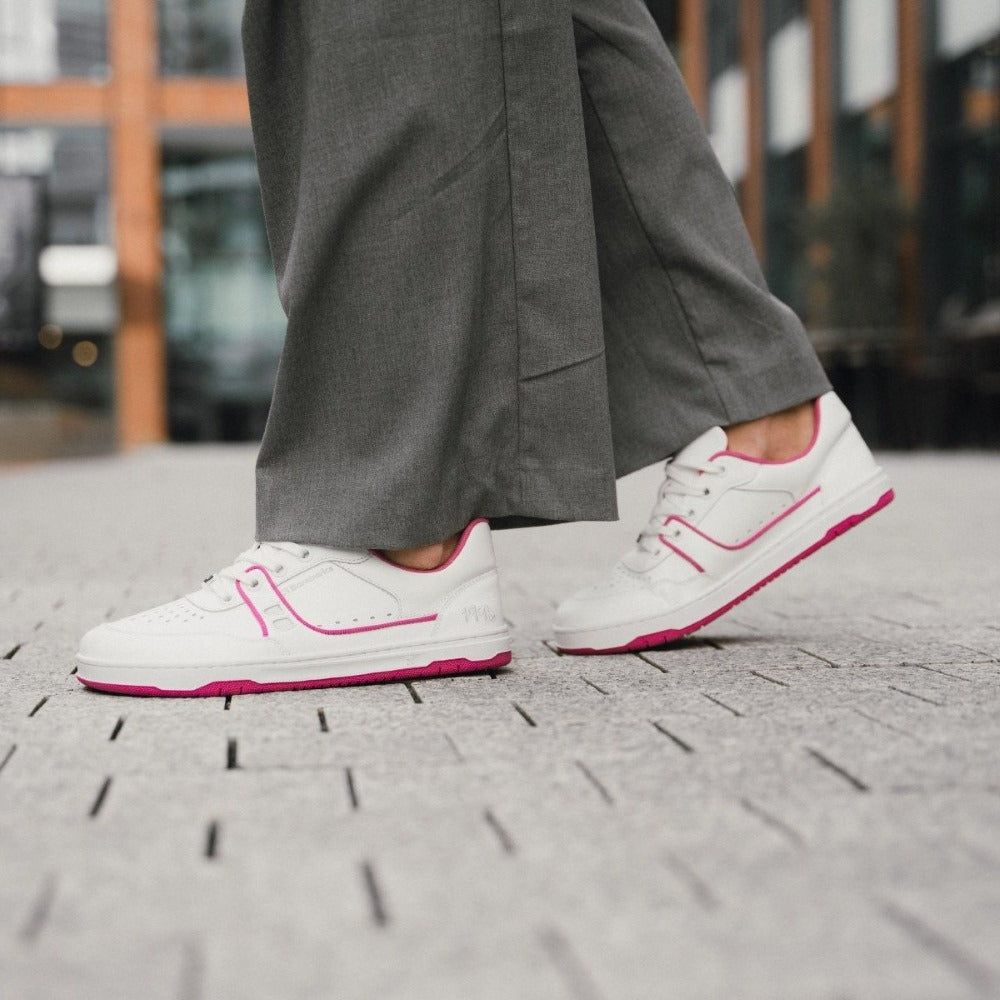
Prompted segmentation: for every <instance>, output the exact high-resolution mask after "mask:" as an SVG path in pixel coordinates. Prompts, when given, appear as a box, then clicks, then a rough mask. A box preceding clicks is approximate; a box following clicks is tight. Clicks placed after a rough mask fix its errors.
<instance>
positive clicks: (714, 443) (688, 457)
mask: <svg viewBox="0 0 1000 1000" xmlns="http://www.w3.org/2000/svg"><path fill="white" fill-rule="evenodd" d="M728 447H729V438H727V437H726V432H725V431H724V430H723V429H722V428H721V427H710V428H709V429H708V430H707V431H705V433H704V434H702V435H701V437H696V438H695V439H694V440H693V441H692V442H691V443H690V444H689V445H686V446H685V447H683V448H681V450H680V451H679V452H677V454H676V455H675V456H674V462H675V463H676V464H677V465H691V466H698V465H704V464H705V463H706V462H707V461H708V460H709V459H710V458H711V457H712V456H713V455H717V454H718V453H719V452H720V451H725V450H726V448H728Z"/></svg>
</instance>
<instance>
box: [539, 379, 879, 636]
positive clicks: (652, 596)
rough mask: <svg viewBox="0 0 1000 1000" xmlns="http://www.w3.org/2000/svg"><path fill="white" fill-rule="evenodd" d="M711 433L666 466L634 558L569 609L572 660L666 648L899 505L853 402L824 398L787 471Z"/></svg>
mask: <svg viewBox="0 0 1000 1000" xmlns="http://www.w3.org/2000/svg"><path fill="white" fill-rule="evenodd" d="M727 449H728V440H727V438H726V432H725V431H724V430H723V429H722V428H721V427H713V428H712V429H711V430H708V431H706V432H705V433H704V434H702V435H701V437H699V438H697V439H696V440H695V441H693V442H692V443H691V444H689V445H688V446H687V447H686V448H684V449H683V450H682V451H681V452H679V453H678V454H677V455H676V456H675V457H674V458H673V459H671V460H668V462H667V469H666V472H667V478H666V481H665V482H664V484H663V486H662V487H661V489H660V494H659V498H658V500H657V503H656V506H655V508H654V510H653V514H652V517H651V518H650V521H649V523H648V524H647V525H646V527H645V528H644V529H643V531H642V534H641V535H640V536H639V538H638V540H637V542H636V545H635V548H633V549H632V550H631V551H630V552H628V553H627V554H626V555H625V556H624V557H623V558H622V559H621V560H620V561H619V562H618V564H617V565H616V566H615V568H614V570H613V571H612V574H611V578H610V580H608V581H606V582H604V583H603V584H600V585H599V586H596V587H591V588H590V589H588V590H585V591H582V592H581V593H579V594H576V595H575V596H573V597H570V598H569V599H568V600H566V601H565V602H563V604H561V605H560V607H559V609H558V611H557V612H556V619H555V638H556V643H557V644H558V646H559V648H560V649H561V650H562V651H563V652H565V653H617V652H625V651H628V650H636V649H646V648H648V647H649V646H656V645H660V644H661V643H664V642H669V641H671V640H673V639H678V638H680V637H681V636H684V635H688V634H689V633H691V632H694V631H695V630H697V629H699V628H701V627H702V626H703V625H707V624H708V623H709V622H710V621H713V620H714V619H716V618H718V617H719V615H721V614H723V613H725V612H726V611H728V610H729V609H730V608H731V607H733V605H735V604H738V603H739V602H740V601H742V600H743V599H744V598H746V597H749V596H750V595H751V594H752V593H753V592H754V591H756V590H758V589H759V588H760V587H763V586H764V584H766V583H769V582H770V581H771V580H773V579H774V578H775V577H776V576H780V575H781V574H782V573H784V572H785V570H787V569H789V568H791V567H792V566H794V565H795V563H797V562H799V561H800V560H801V559H804V558H805V557H806V556H808V555H811V554H812V553H813V552H815V551H816V550H817V549H819V548H821V547H822V546H824V545H826V543H827V542H830V541H833V539H834V538H836V537H837V536H838V535H841V534H843V533H844V532H845V531H847V530H848V529H849V528H853V527H854V525H856V524H858V523H859V522H861V521H863V520H864V519H865V518H867V517H869V516H871V515H872V514H874V513H875V512H876V511H878V510H881V509H882V508H883V507H885V506H886V504H888V503H889V502H890V501H891V500H892V498H893V491H892V490H891V489H890V487H889V480H888V478H887V477H886V475H885V473H884V472H883V471H882V470H881V469H880V468H879V467H878V465H876V464H875V460H874V459H873V458H872V455H871V452H870V451H869V450H868V448H867V446H866V445H865V443H864V441H862V440H861V435H860V434H859V433H858V431H857V429H856V428H855V426H854V424H852V423H851V416H850V414H849V413H848V412H847V409H846V407H845V406H844V404H843V403H842V402H841V401H840V400H839V399H838V398H837V396H836V395H835V394H834V393H832V392H830V393H827V394H826V395H825V396H821V397H820V398H819V399H818V400H816V405H815V431H814V434H813V440H812V442H811V443H810V445H809V447H808V448H807V449H806V451H805V452H803V453H802V454H801V455H799V456H798V457H797V458H794V459H791V460H790V461H787V462H765V461H759V460H757V459H754V458H750V457H749V456H747V455H741V454H738V453H735V452H731V451H729V450H727Z"/></svg>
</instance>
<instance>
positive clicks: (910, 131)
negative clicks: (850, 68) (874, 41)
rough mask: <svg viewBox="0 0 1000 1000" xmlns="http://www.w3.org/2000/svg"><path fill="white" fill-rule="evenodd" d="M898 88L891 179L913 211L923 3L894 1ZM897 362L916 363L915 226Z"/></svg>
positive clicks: (904, 254)
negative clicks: (895, 182)
mask: <svg viewBox="0 0 1000 1000" xmlns="http://www.w3.org/2000/svg"><path fill="white" fill-rule="evenodd" d="M897 9H898V18H899V22H898V23H899V32H898V37H899V86H898V89H897V91H896V100H895V102H894V112H895V113H894V122H893V124H894V126H895V146H894V148H893V159H894V167H895V172H896V181H897V183H898V184H899V187H900V190H901V191H902V192H903V197H904V198H905V199H906V203H907V206H908V207H909V209H910V210H911V211H913V212H916V210H917V208H918V207H919V204H920V198H921V196H922V194H923V182H924V142H925V135H924V45H923V37H924V33H923V23H924V4H923V0H898V7H897ZM900 266H901V270H902V286H903V287H902V296H903V310H902V312H903V317H902V320H903V330H902V344H901V347H902V361H903V366H904V368H906V369H907V370H908V371H910V372H916V370H917V369H918V367H919V364H920V356H921V353H922V352H921V340H922V336H921V333H922V326H923V302H922V297H921V294H920V289H921V281H920V240H919V237H918V235H917V230H916V227H915V225H911V226H910V227H909V228H908V230H907V231H906V232H905V233H904V235H903V240H902V245H901V246H900Z"/></svg>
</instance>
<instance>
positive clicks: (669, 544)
mask: <svg viewBox="0 0 1000 1000" xmlns="http://www.w3.org/2000/svg"><path fill="white" fill-rule="evenodd" d="M659 539H660V541H661V542H662V543H663V544H664V545H666V547H667V548H668V549H670V551H671V552H676V553H677V555H679V556H680V557H681V559H684V560H686V561H687V562H689V563H691V565H692V566H694V568H695V569H696V570H697V571H698V572H699V573H704V572H705V567H704V566H702V565H701V564H700V563H697V562H695V560H694V559H692V558H691V557H690V556H689V555H688V554H687V553H686V552H685V551H684V550H683V549H680V548H678V547H677V546H676V545H674V544H673V543H672V542H668V541H667V540H666V539H665V538H664V537H663V535H660V536H659Z"/></svg>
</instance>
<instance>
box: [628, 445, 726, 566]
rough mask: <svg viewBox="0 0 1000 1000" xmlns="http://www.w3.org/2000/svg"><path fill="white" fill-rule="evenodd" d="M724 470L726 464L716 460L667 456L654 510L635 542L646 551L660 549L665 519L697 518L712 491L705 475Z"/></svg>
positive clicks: (722, 472) (712, 474)
mask: <svg viewBox="0 0 1000 1000" xmlns="http://www.w3.org/2000/svg"><path fill="white" fill-rule="evenodd" d="M725 472H726V469H725V467H724V466H722V465H720V464H718V463H717V462H711V461H706V462H700V463H697V464H694V463H687V462H683V463H682V462H678V461H677V460H676V458H668V459H667V461H666V464H665V466H664V473H665V478H664V480H663V483H662V485H661V486H660V491H659V493H658V494H657V498H656V504H655V506H654V507H653V513H652V514H651V515H650V517H649V521H648V523H647V524H646V526H645V527H644V528H643V529H642V531H641V532H640V533H639V537H638V538H637V539H636V544H637V545H638V546H639V547H640V548H641V549H643V550H644V551H646V552H650V553H653V552H657V551H659V550H660V549H661V548H662V546H661V544H660V541H659V537H660V535H661V534H662V533H663V524H664V522H665V521H666V520H667V518H668V517H670V516H671V515H675V516H679V517H684V518H691V519H697V518H698V516H699V514H700V512H701V508H703V507H704V505H705V503H706V501H707V499H708V497H709V496H711V494H712V487H711V485H710V484H709V483H707V482H706V481H705V477H706V476H712V477H715V476H721V475H724V474H725Z"/></svg>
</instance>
